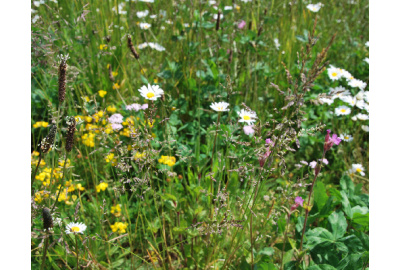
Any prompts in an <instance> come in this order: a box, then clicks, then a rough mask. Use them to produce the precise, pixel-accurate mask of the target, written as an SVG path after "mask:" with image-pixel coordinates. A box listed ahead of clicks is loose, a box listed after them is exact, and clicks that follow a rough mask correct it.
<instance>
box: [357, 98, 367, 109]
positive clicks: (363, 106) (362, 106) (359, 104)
mask: <svg viewBox="0 0 400 270" xmlns="http://www.w3.org/2000/svg"><path fill="white" fill-rule="evenodd" d="M356 107H357V108H359V109H361V110H362V109H365V110H369V106H368V104H367V103H365V102H364V100H363V99H362V100H357V103H356ZM367 108H368V109H367Z"/></svg>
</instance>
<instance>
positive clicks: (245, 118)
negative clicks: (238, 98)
mask: <svg viewBox="0 0 400 270" xmlns="http://www.w3.org/2000/svg"><path fill="white" fill-rule="evenodd" d="M239 117H240V120H239V122H245V123H246V124H252V123H254V122H255V121H256V118H257V115H256V113H255V112H252V111H247V110H244V109H241V110H240V112H239Z"/></svg>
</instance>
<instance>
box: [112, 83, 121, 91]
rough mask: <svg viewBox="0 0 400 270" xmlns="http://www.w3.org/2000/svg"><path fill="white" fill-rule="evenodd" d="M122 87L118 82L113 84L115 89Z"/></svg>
mask: <svg viewBox="0 0 400 270" xmlns="http://www.w3.org/2000/svg"><path fill="white" fill-rule="evenodd" d="M120 88H121V86H120V85H119V84H118V83H114V85H113V89H114V90H116V89H120Z"/></svg>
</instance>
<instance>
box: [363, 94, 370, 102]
mask: <svg viewBox="0 0 400 270" xmlns="http://www.w3.org/2000/svg"><path fill="white" fill-rule="evenodd" d="M364 100H365V101H366V102H368V103H369V91H366V92H364Z"/></svg>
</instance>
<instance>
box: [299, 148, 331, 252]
mask: <svg viewBox="0 0 400 270" xmlns="http://www.w3.org/2000/svg"><path fill="white" fill-rule="evenodd" d="M324 158H325V151H324V153H323V154H322V159H321V161H318V163H317V165H316V167H315V168H316V170H315V172H316V173H315V175H314V180H313V182H312V184H311V190H310V193H309V194H308V201H307V205H306V216H305V218H304V224H303V232H302V234H301V240H300V252H301V251H302V250H303V240H304V233H305V232H306V224H307V219H308V213H309V207H310V201H311V195H312V192H313V190H314V185H315V182H316V180H317V177H318V174H319V172H320V171H321V162H322V160H323V159H324Z"/></svg>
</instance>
